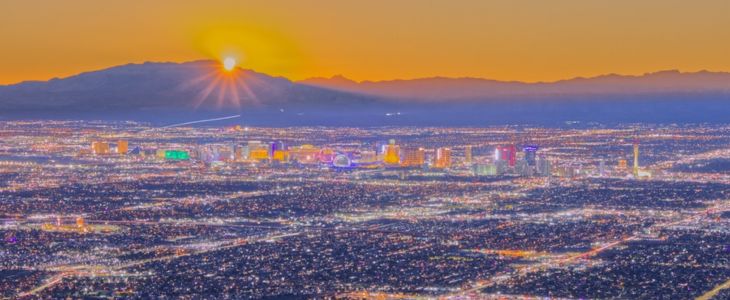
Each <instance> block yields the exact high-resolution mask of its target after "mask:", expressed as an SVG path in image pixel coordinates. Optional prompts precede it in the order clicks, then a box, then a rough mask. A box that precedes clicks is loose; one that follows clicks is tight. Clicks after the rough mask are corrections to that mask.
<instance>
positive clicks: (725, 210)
mask: <svg viewBox="0 0 730 300" xmlns="http://www.w3.org/2000/svg"><path fill="white" fill-rule="evenodd" d="M256 141H258V142H256ZM525 145H530V146H537V150H536V152H535V153H528V152H529V151H532V150H527V149H528V148H529V147H523V146H525ZM728 145H730V127H726V126H710V125H686V126H679V125H662V126H658V125H657V126H649V125H634V124H625V125H616V126H613V127H608V126H602V125H596V124H588V125H587V126H582V127H575V126H573V127H569V126H568V125H566V127H565V128H533V127H525V126H504V127H486V128H413V127H379V128H325V127H296V128H258V127H241V126H234V127H205V128H166V129H160V128H156V127H151V126H148V125H146V124H140V123H132V122H117V123H110V122H74V121H56V122H51V121H45V122H32V121H27V122H3V123H0V218H1V219H2V220H1V222H2V223H0V238H2V240H1V241H0V243H2V247H0V296H1V297H6V298H17V297H21V298H22V297H27V298H34V297H39V298H67V297H70V298H95V297H98V298H127V297H129V298H144V299H149V298H179V297H184V298H191V299H211V298H225V299H235V298H265V297H291V298H321V297H342V298H378V299H388V298H430V297H444V298H454V299H457V298H458V299H464V298H495V299H502V298H508V299H509V298H519V299H522V298H523V297H526V296H527V297H555V298H623V299H656V298H665V299H688V298H696V297H700V298H702V299H711V298H713V297H714V299H726V298H727V297H728V295H730V294H729V293H730V290H729V289H728V287H730V199H729V198H730V147H728ZM500 149H501V150H500ZM510 149H512V150H510ZM529 149H533V148H529ZM533 150H534V149H533ZM500 151H502V152H500ZM510 151H511V152H510ZM634 151H636V153H637V154H638V156H637V165H636V166H634ZM533 154H534V156H533V157H530V155H533ZM510 159H512V160H514V161H513V162H510ZM531 159H532V161H531Z"/></svg>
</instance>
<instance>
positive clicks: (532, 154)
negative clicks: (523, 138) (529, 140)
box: [522, 145, 537, 166]
mask: <svg viewBox="0 0 730 300" xmlns="http://www.w3.org/2000/svg"><path fill="white" fill-rule="evenodd" d="M522 151H523V152H525V161H527V165H528V166H535V162H536V161H537V160H536V156H537V146H535V145H525V146H524V147H523V148H522Z"/></svg>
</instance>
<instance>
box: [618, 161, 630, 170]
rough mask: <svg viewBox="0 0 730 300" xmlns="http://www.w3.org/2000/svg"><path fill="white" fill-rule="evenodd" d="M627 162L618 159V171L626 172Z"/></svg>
mask: <svg viewBox="0 0 730 300" xmlns="http://www.w3.org/2000/svg"><path fill="white" fill-rule="evenodd" d="M628 167H629V166H628V162H627V161H626V160H625V159H619V160H618V168H619V169H620V170H626V168H628Z"/></svg>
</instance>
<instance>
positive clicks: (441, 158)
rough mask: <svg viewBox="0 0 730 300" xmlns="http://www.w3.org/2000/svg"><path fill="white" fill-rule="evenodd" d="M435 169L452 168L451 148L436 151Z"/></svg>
mask: <svg viewBox="0 0 730 300" xmlns="http://www.w3.org/2000/svg"><path fill="white" fill-rule="evenodd" d="M434 167H435V168H440V169H448V168H451V149H449V148H438V149H436V161H435V163H434Z"/></svg>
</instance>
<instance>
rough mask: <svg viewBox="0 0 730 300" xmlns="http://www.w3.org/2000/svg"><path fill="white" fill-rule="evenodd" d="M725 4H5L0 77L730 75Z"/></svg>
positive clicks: (465, 0) (629, 0) (395, 0)
mask: <svg viewBox="0 0 730 300" xmlns="http://www.w3.org/2000/svg"><path fill="white" fill-rule="evenodd" d="M728 16H730V1H727V0H693V1H684V0H682V1H680V0H612V1H598V0H595V1H594V0H550V1H545V0H504V1H496V0H460V1H459V0H454V1H446V0H443V1H429V0H368V1H347V0H311V1H301V0H267V1H244V0H239V1H233V0H206V1H185V0H176V1H169V0H155V1H139V0H126V1H114V0H113V1H98V0H64V1H57V0H3V1H0V84H11V83H16V82H20V81H24V80H47V79H50V78H53V77H65V76H70V75H74V74H77V73H80V72H84V71H90V70H97V69H102V68H106V67H111V66H115V65H121V64H127V63H141V62H145V61H172V62H185V61H192V60H200V59H216V60H221V59H223V58H224V57H228V56H231V57H235V58H236V59H237V61H238V64H239V65H240V66H241V67H243V68H248V69H254V70H256V71H259V72H264V73H267V74H271V75H278V76H284V77H287V78H290V79H293V80H299V79H305V78H308V77H330V76H333V75H344V76H345V77H348V78H351V79H354V80H359V81H360V80H389V79H408V78H420V77H432V76H445V77H480V78H490V79H497V80H519V81H527V82H536V81H554V80H560V79H567V78H573V77H579V76H583V77H589V76H596V75H601V74H609V73H617V74H632V75H638V74H642V73H646V72H653V71H659V70H669V69H678V70H681V71H688V72H689V71H698V70H711V71H730V55H728V53H730V17H728Z"/></svg>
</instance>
